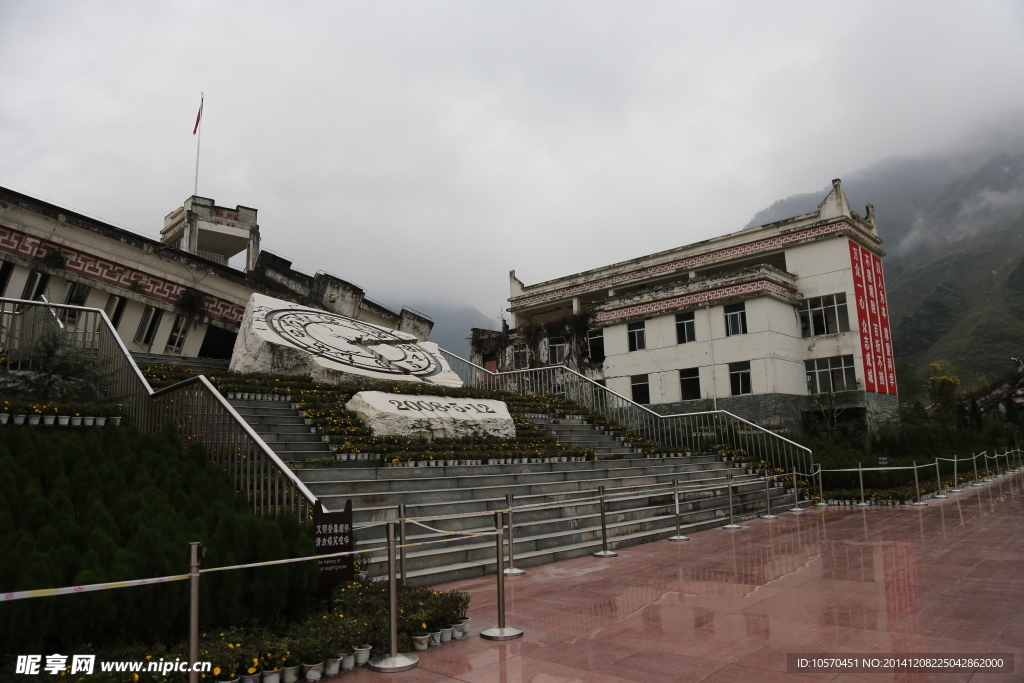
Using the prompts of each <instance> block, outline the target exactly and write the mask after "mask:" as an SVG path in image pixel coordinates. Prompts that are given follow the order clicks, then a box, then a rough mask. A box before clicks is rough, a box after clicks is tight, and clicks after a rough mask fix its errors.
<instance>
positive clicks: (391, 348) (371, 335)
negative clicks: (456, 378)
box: [265, 309, 442, 379]
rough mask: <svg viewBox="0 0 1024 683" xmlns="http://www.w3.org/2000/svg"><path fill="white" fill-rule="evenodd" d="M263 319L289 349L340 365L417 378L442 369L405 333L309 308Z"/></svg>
mask: <svg viewBox="0 0 1024 683" xmlns="http://www.w3.org/2000/svg"><path fill="white" fill-rule="evenodd" d="M265 320H266V325H267V327H268V328H269V329H270V330H273V332H275V333H276V334H277V335H278V336H280V337H281V338H282V339H283V340H284V341H286V342H288V343H289V344H291V345H292V346H295V347H297V348H299V349H302V350H303V351H306V352H307V353H310V354H312V355H314V356H317V357H319V358H322V359H324V360H328V361H332V362H334V363H338V364H340V365H342V366H348V367H350V368H354V369H359V370H367V371H371V372H374V373H385V374H391V375H397V376H401V375H415V376H417V377H429V376H431V375H434V374H436V373H438V372H440V371H441V370H442V368H441V367H440V365H439V364H438V362H437V360H436V359H435V358H434V357H433V356H432V355H431V354H429V353H427V352H425V351H424V350H423V349H422V348H420V347H419V346H417V341H418V340H417V339H416V337H414V336H412V335H411V334H406V333H404V332H398V331H396V330H388V329H385V328H382V327H378V326H376V325H370V324H367V323H363V322H360V321H358V320H353V319H352V318H348V317H345V316H343V315H338V314H335V313H329V312H327V311H316V310H309V309H306V310H295V309H278V310H271V311H269V312H267V314H266V318H265ZM396 379H397V377H396Z"/></svg>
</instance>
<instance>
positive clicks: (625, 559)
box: [339, 474, 1024, 683]
mask: <svg viewBox="0 0 1024 683" xmlns="http://www.w3.org/2000/svg"><path fill="white" fill-rule="evenodd" d="M1022 476H1024V475H1021V474H1011V475H1008V476H1006V477H1002V478H998V479H996V480H995V481H994V482H992V483H990V484H988V485H986V486H984V487H966V488H965V491H964V492H963V493H960V494H952V495H951V497H950V498H949V499H948V500H944V501H938V500H932V501H929V504H928V505H927V506H924V507H898V508H893V507H887V508H886V507H870V508H857V507H830V508H809V509H808V510H807V511H806V512H803V513H801V514H793V513H785V514H782V515H780V519H778V520H775V521H766V520H760V519H758V520H751V521H748V522H744V528H743V529H741V530H738V531H731V532H730V531H725V530H722V529H713V530H710V531H704V532H700V533H697V534H694V535H693V536H692V540H691V541H690V542H688V543H671V542H669V541H659V542H656V543H649V544H645V545H640V546H634V547H630V548H624V549H621V550H619V556H618V557H617V558H613V559H598V558H596V557H590V556H587V557H581V558H576V559H572V560H566V561H564V562H558V563H555V564H549V565H543V566H540V567H532V568H530V569H529V571H528V573H527V575H526V576H523V577H518V578H515V579H509V580H508V581H507V582H506V597H507V606H508V615H509V617H508V621H509V623H511V624H515V625H517V626H521V627H522V628H523V629H524V630H525V636H524V637H523V638H522V639H520V640H517V641H511V642H509V643H492V642H488V641H484V640H482V639H480V638H478V637H471V638H467V639H464V640H461V641H458V642H456V643H452V644H449V645H445V646H444V647H441V648H437V649H432V650H430V651H428V652H425V653H421V654H422V655H423V656H422V657H421V666H420V668H419V669H416V670H414V671H409V672H406V673H402V674H391V675H388V676H387V678H388V680H393V681H396V682H399V681H401V682H405V681H417V682H419V681H422V682H424V683H427V682H432V681H449V680H457V681H467V682H477V681H479V682H481V683H482V682H484V681H495V682H500V683H521V682H522V683H525V682H535V683H540V682H545V683H555V682H558V681H586V682H593V683H598V682H602V681H604V682H609V683H610V682H613V681H645V682H646V681H698V680H706V681H712V682H715V683H719V682H725V681H802V680H810V679H818V680H834V681H840V682H843V683H846V682H848V681H860V680H863V681H890V680H891V681H900V682H906V683H916V682H917V681H922V682H923V681H967V680H971V681H1011V680H1012V681H1020V680H1024V673H977V674H973V676H972V674H971V673H967V672H955V673H942V674H936V673H895V674H894V673H881V674H880V673H872V674H864V673H862V674H855V673H842V674H832V673H815V674H803V675H800V674H795V673H787V672H786V666H787V661H786V655H787V653H791V652H804V653H806V652H822V653H836V654H845V653H870V652H874V653H889V652H895V653H906V654H926V653H978V654H983V653H996V652H1008V653H1013V654H1014V655H1015V658H1016V670H1017V671H1018V672H1024V484H1022V481H1021V480H1022ZM439 588H445V589H451V588H455V589H459V590H463V591H467V592H469V593H470V594H471V595H472V596H473V602H472V609H471V611H470V616H471V617H472V618H473V621H472V624H473V627H474V631H478V630H479V629H480V628H482V627H487V626H492V625H493V624H494V623H495V622H496V619H497V617H496V610H495V577H494V576H493V575H492V576H489V577H483V578H478V579H471V580H466V581H459V582H455V583H451V584H446V585H444V586H441V587H439ZM381 676H382V674H370V673H368V672H359V673H353V674H346V675H345V678H346V679H347V680H350V681H352V683H356V681H358V680H362V679H363V678H365V679H366V680H371V679H372V680H377V679H378V678H380V677H381ZM339 680H343V679H339Z"/></svg>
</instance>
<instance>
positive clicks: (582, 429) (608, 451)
mask: <svg viewBox="0 0 1024 683" xmlns="http://www.w3.org/2000/svg"><path fill="white" fill-rule="evenodd" d="M530 421H531V422H533V423H534V424H536V425H537V426H538V427H540V428H541V429H543V430H544V431H545V432H546V433H547V435H548V436H550V437H554V438H555V439H557V440H558V442H559V443H563V444H565V445H567V446H575V447H576V448H590V449H593V451H594V452H595V453H597V459H598V460H605V459H611V460H618V459H623V458H631V457H635V455H636V454H637V453H640V452H641V451H640V449H639V448H633V447H632V446H631V445H629V444H628V443H626V442H624V441H623V440H622V439H621V438H619V437H617V436H615V435H614V434H613V433H612V432H609V431H606V430H604V428H602V427H597V426H595V425H592V424H590V423H588V422H585V421H584V420H583V418H582V417H573V416H565V417H540V416H531V417H530Z"/></svg>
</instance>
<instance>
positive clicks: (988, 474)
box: [981, 451, 995, 481]
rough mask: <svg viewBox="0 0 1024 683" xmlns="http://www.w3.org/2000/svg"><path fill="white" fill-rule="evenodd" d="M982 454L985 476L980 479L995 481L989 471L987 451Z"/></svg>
mask: <svg viewBox="0 0 1024 683" xmlns="http://www.w3.org/2000/svg"><path fill="white" fill-rule="evenodd" d="M984 455H985V476H984V477H982V478H981V480H982V481H995V479H994V478H993V476H992V474H991V473H990V472H989V469H988V458H989V455H988V451H985V453H984Z"/></svg>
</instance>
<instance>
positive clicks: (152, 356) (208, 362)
mask: <svg viewBox="0 0 1024 683" xmlns="http://www.w3.org/2000/svg"><path fill="white" fill-rule="evenodd" d="M132 358H134V359H135V362H136V363H137V364H138V365H157V364H160V363H163V364H166V365H180V366H182V367H186V368H192V369H193V370H195V371H196V374H197V375H203V374H206V373H208V372H212V371H214V370H221V371H226V370H227V369H228V362H229V361H227V360H221V359H219V358H195V357H192V356H172V355H166V354H162V353H139V352H134V351H133V352H132Z"/></svg>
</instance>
